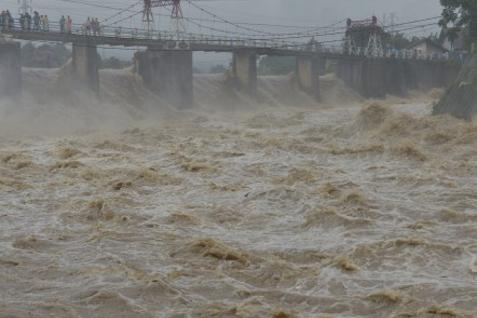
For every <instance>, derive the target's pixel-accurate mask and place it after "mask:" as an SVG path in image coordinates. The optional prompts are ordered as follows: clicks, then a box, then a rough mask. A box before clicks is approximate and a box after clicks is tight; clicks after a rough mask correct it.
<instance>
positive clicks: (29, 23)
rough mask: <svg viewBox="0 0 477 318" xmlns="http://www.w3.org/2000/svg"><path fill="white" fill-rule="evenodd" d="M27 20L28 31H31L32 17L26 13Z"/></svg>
mask: <svg viewBox="0 0 477 318" xmlns="http://www.w3.org/2000/svg"><path fill="white" fill-rule="evenodd" d="M25 20H26V29H27V30H28V31H31V15H30V13H28V12H27V13H25Z"/></svg>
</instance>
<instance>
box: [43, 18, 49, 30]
mask: <svg viewBox="0 0 477 318" xmlns="http://www.w3.org/2000/svg"><path fill="white" fill-rule="evenodd" d="M42 24H43V31H44V32H49V31H50V20H49V19H48V16H47V15H46V14H45V15H44V16H43V23H42Z"/></svg>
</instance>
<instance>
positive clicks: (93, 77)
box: [0, 29, 459, 107]
mask: <svg viewBox="0 0 477 318" xmlns="http://www.w3.org/2000/svg"><path fill="white" fill-rule="evenodd" d="M1 33H2V35H3V36H4V37H5V38H8V39H11V40H27V41H48V42H62V43H71V44H72V47H73V58H72V74H71V75H72V77H73V78H74V80H75V81H76V82H77V83H78V85H79V86H80V87H84V88H88V89H90V90H93V91H95V92H98V91H99V89H100V87H99V74H98V54H97V47H98V46H101V45H108V46H123V47H142V48H145V49H144V50H142V51H138V52H137V53H136V54H135V58H134V61H135V70H136V72H137V73H138V74H139V75H140V76H141V77H142V78H143V79H144V83H145V85H146V86H147V87H148V88H149V89H151V90H152V91H155V92H157V93H158V94H160V95H161V96H163V97H164V98H165V99H167V100H169V101H170V102H171V103H172V104H175V105H177V106H178V107H189V106H190V105H192V104H193V61H192V53H193V52H198V51H202V52H230V53H232V54H233V69H232V74H233V78H234V81H235V84H236V87H237V89H239V90H243V91H245V92H247V93H249V94H251V95H254V94H256V92H257V82H258V81H257V76H258V75H257V57H258V56H261V55H269V56H293V57H296V70H295V74H296V80H297V84H298V86H299V88H300V89H302V90H303V91H305V92H307V93H308V94H310V95H312V96H314V98H315V99H316V100H319V99H320V84H319V74H320V70H322V69H324V65H325V63H327V61H333V64H334V65H335V72H336V74H337V75H338V76H339V77H340V78H342V79H343V80H344V82H345V83H346V84H348V85H349V86H351V87H352V88H354V89H356V90H357V91H358V92H359V93H360V94H361V95H363V96H365V97H383V96H385V95H386V94H396V95H403V94H405V93H406V92H407V90H408V89H413V88H431V87H441V86H445V85H447V84H448V83H450V81H452V80H453V79H454V77H455V76H456V74H457V72H458V68H459V66H458V65H456V64H455V63H452V62H451V61H449V60H447V59H442V58H439V59H436V58H435V57H434V58H431V57H427V58H424V59H423V58H420V59H417V57H415V56H412V54H409V53H405V54H403V53H402V52H391V51H390V52H382V54H380V55H379V56H376V55H374V56H369V55H366V54H365V53H363V52H359V51H358V52H356V53H355V54H349V53H345V52H343V51H340V50H328V49H325V48H323V47H321V46H318V45H315V44H310V43H308V44H300V45H296V44H289V43H284V42H272V41H247V40H241V39H233V38H232V39H231V38H223V37H222V38H217V37H213V38H207V37H201V36H200V37H197V36H194V35H188V36H184V35H182V36H181V37H176V38H174V37H173V36H171V35H170V34H169V35H161V34H158V35H155V36H154V37H153V36H150V35H148V34H146V35H144V34H143V35H138V34H133V33H132V34H131V35H122V34H118V33H117V31H112V32H111V33H107V32H104V31H103V32H102V34H101V35H85V34H82V33H80V32H73V33H71V34H67V33H62V32H59V31H54V30H53V31H50V32H38V31H31V30H21V29H10V30H3V31H2V32H1ZM138 50H139V49H138ZM20 56H21V46H20V44H19V43H18V42H14V41H2V42H0V96H1V95H15V94H18V93H20V92H21V60H20Z"/></svg>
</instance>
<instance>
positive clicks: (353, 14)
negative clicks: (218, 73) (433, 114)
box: [1, 0, 441, 25]
mask: <svg viewBox="0 0 477 318" xmlns="http://www.w3.org/2000/svg"><path fill="white" fill-rule="evenodd" d="M18 1H23V0H3V1H1V2H2V4H3V5H4V6H6V7H7V8H8V9H10V10H11V11H12V12H17V10H18V9H17V8H18ZM32 1H33V8H34V9H36V10H38V11H43V12H48V13H49V16H51V17H53V18H56V17H58V16H59V15H60V14H69V15H72V16H74V17H75V18H76V19H77V20H82V19H84V18H85V17H87V16H89V15H94V16H98V17H99V18H102V17H107V16H110V15H112V14H114V13H115V11H114V10H103V9H100V8H95V7H93V6H87V5H83V4H80V3H91V4H93V5H94V4H99V5H103V6H110V7H115V8H126V7H127V6H129V5H131V4H134V3H135V2H137V0H101V1H98V0H32ZM70 1H71V2H70ZM196 1H197V2H196V3H197V4H198V5H200V6H202V7H204V8H205V9H207V10H210V11H213V12H214V13H216V14H217V15H219V16H222V17H225V18H227V19H231V20H234V21H239V22H265V23H279V24H297V25H328V24H331V23H334V22H337V21H341V20H343V19H344V18H346V17H350V18H353V19H360V18H365V17H369V16H371V15H372V14H375V15H377V16H378V17H379V18H381V17H383V16H384V15H385V14H386V15H389V14H391V13H394V14H396V16H397V17H398V18H399V20H400V21H405V20H410V19H416V18H423V17H429V16H434V15H439V14H440V10H441V8H440V5H439V1H438V0H196ZM183 8H184V14H185V15H188V16H194V17H204V18H206V17H207V15H206V14H204V13H200V12H199V11H198V10H197V9H195V8H193V7H191V6H190V5H189V4H187V2H186V1H185V0H184V4H183ZM139 9H140V6H137V7H135V8H133V10H134V11H136V10H139ZM162 10H163V11H162V12H163V13H167V12H166V11H164V9H162ZM156 12H161V10H160V9H157V10H156Z"/></svg>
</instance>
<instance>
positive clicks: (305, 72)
mask: <svg viewBox="0 0 477 318" xmlns="http://www.w3.org/2000/svg"><path fill="white" fill-rule="evenodd" d="M296 78H297V82H298V86H299V87H300V89H301V90H303V91H304V92H306V93H308V94H310V95H312V96H313V97H314V98H315V99H316V101H320V64H319V58H318V57H317V56H297V58H296Z"/></svg>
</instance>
